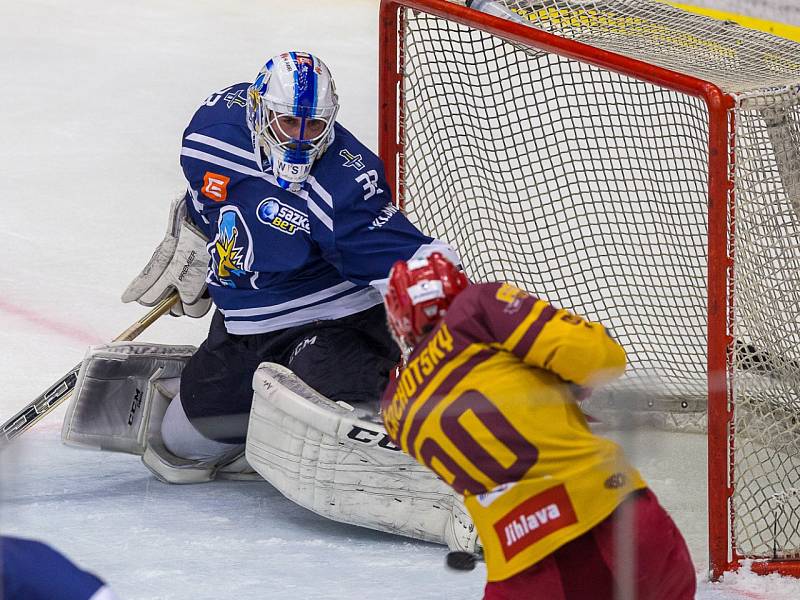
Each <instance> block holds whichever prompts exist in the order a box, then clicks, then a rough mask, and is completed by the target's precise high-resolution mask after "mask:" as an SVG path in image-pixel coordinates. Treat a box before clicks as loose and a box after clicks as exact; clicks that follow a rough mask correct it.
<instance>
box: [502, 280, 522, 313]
mask: <svg viewBox="0 0 800 600" xmlns="http://www.w3.org/2000/svg"><path fill="white" fill-rule="evenodd" d="M494 297H495V298H496V299H497V300H499V301H500V302H503V303H505V305H506V306H505V307H504V308H503V312H504V313H508V314H510V315H513V314H514V313H516V312H518V311H519V309H520V308H521V307H522V301H523V300H524V299H525V298H527V297H528V294H527V292H524V291H522V290H521V289H519V288H518V287H516V286H513V285H511V284H509V283H504V284H503V285H501V286H500V288H499V289H498V290H497V293H496V294H495V295H494Z"/></svg>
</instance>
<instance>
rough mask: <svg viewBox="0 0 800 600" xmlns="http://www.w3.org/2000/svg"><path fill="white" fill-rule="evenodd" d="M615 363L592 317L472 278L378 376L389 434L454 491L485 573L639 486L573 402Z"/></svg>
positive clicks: (615, 368) (535, 556)
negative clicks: (388, 374)
mask: <svg viewBox="0 0 800 600" xmlns="http://www.w3.org/2000/svg"><path fill="white" fill-rule="evenodd" d="M624 368H625V352H624V350H623V349H622V347H621V346H620V345H619V344H618V343H617V342H616V341H614V340H613V339H612V338H611V337H610V336H609V335H608V333H607V332H606V330H605V328H604V327H603V326H602V325H600V324H599V323H591V322H588V321H585V320H584V319H582V318H581V317H578V316H576V315H574V314H572V313H570V312H568V311H566V310H563V309H561V310H559V309H556V308H555V307H553V306H551V305H550V304H548V303H547V302H545V301H544V300H541V299H538V298H535V297H533V296H530V295H528V294H527V293H525V292H523V291H522V290H520V289H518V288H516V287H514V286H511V285H509V284H504V283H492V284H474V285H471V286H469V287H468V288H467V289H466V290H464V291H463V292H462V293H461V294H459V295H458V296H457V297H456V298H455V300H454V301H453V303H452V305H451V306H450V307H449V309H448V312H447V315H446V316H445V317H444V318H443V319H442V320H441V321H440V322H439V324H438V325H437V327H436V328H435V329H434V330H433V331H432V332H431V333H430V334H429V335H428V336H426V338H425V339H424V340H422V341H421V342H420V343H419V344H418V345H417V347H416V348H415V350H414V352H413V353H412V354H411V356H410V357H409V359H408V361H407V363H406V366H405V367H404V368H403V370H402V371H401V372H400V374H399V375H398V377H397V379H396V380H395V381H393V382H392V383H391V384H390V385H389V386H388V388H387V390H386V392H385V393H384V396H383V400H382V415H383V420H384V424H385V426H386V430H387V432H388V434H389V436H390V437H391V438H392V439H393V441H394V442H395V443H396V444H397V445H398V446H400V447H401V448H402V449H403V450H404V451H405V452H408V453H409V454H410V455H411V456H413V457H414V458H415V459H416V460H418V461H420V462H421V463H423V464H425V465H427V466H428V467H429V468H430V469H432V470H433V471H434V472H435V473H436V474H437V475H438V476H439V477H441V478H442V479H443V480H444V481H445V482H447V483H448V484H449V485H450V486H452V487H453V488H454V489H455V490H456V491H457V492H459V493H461V494H463V495H464V501H465V504H466V507H467V509H468V510H469V512H470V515H471V516H472V518H473V521H474V522H475V526H476V527H477V529H478V534H479V536H480V540H481V544H482V545H483V548H484V555H485V559H486V565H487V571H488V579H489V581H499V580H503V579H507V578H509V577H511V576H512V575H515V574H517V573H519V572H521V571H523V570H525V569H527V568H528V567H530V566H532V565H533V564H535V563H536V562H538V561H539V560H541V559H542V558H544V557H545V556H547V555H548V554H551V553H552V552H554V551H555V550H557V549H558V548H559V547H560V546H562V545H564V544H565V543H567V542H569V541H570V540H572V539H574V538H576V537H578V536H580V535H581V534H583V533H585V532H587V531H589V530H590V529H591V528H592V527H594V526H595V525H597V524H598V523H599V522H600V521H602V520H603V519H605V518H606V517H608V516H609V515H610V514H611V512H613V511H614V509H615V508H616V507H617V506H618V505H619V503H620V502H621V501H622V500H623V499H624V498H625V497H626V496H627V495H628V494H630V493H631V492H632V491H634V490H636V489H640V488H644V487H646V484H645V482H644V481H643V480H642V478H641V476H640V475H639V473H638V472H637V471H636V469H634V468H633V467H632V466H631V465H630V464H628V462H627V461H626V459H625V457H624V455H623V453H622V451H621V449H620V448H619V447H618V446H617V444H615V443H614V442H612V441H610V440H607V439H604V438H601V437H598V436H596V435H594V434H593V433H592V432H591V431H590V429H589V427H588V425H587V423H586V420H585V419H584V416H583V414H582V413H581V411H580V408H579V407H578V405H577V402H576V400H577V399H578V398H579V397H580V396H581V395H582V394H585V393H587V392H588V391H589V390H591V388H592V387H594V386H596V385H599V384H601V383H603V382H606V381H610V380H612V379H615V378H617V377H619V376H620V375H621V374H622V372H623V371H624Z"/></svg>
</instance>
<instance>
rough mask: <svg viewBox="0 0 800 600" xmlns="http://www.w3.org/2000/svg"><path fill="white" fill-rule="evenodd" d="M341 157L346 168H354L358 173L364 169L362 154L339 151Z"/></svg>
mask: <svg viewBox="0 0 800 600" xmlns="http://www.w3.org/2000/svg"><path fill="white" fill-rule="evenodd" d="M339 156H341V157H342V158H343V159H344V166H345V167H353V168H354V169H355V170H356V171H361V170H362V169H363V168H364V159H363V157H362V156H361V155H360V154H353V153H352V152H350V151H349V150H339Z"/></svg>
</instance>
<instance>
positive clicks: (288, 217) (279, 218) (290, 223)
mask: <svg viewBox="0 0 800 600" xmlns="http://www.w3.org/2000/svg"><path fill="white" fill-rule="evenodd" d="M256 216H257V217H258V220H259V221H261V222H262V223H264V225H269V226H270V227H274V228H275V229H277V230H278V231H280V232H281V233H285V234H287V235H294V234H295V233H297V232H298V231H305V232H306V233H311V229H310V227H309V225H308V215H306V214H305V213H303V212H300V211H299V210H297V209H296V208H292V207H291V206H289V205H288V204H284V203H283V202H281V201H280V200H278V199H277V198H265V199H264V200H262V201H261V202H260V203H259V205H258V208H257V209H256Z"/></svg>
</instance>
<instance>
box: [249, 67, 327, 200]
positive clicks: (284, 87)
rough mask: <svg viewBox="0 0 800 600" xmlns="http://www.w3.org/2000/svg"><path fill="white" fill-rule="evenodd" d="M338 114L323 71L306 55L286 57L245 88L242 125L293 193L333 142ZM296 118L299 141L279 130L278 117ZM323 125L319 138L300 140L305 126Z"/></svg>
mask: <svg viewBox="0 0 800 600" xmlns="http://www.w3.org/2000/svg"><path fill="white" fill-rule="evenodd" d="M338 111H339V102H338V96H337V95H336V86H335V84H334V82H333V78H332V77H331V75H330V72H329V71H328V68H327V67H326V66H325V65H324V63H322V62H321V61H320V60H319V59H318V58H316V57H313V56H312V55H310V54H304V53H300V52H290V53H284V54H281V55H279V56H277V57H275V58H273V59H270V60H269V61H268V62H267V64H265V65H264V67H263V68H262V69H261V71H260V72H259V74H258V76H257V77H256V80H255V82H254V83H253V84H252V85H251V86H250V89H249V90H248V96H247V121H248V125H249V126H250V129H251V132H252V135H253V140H254V144H255V145H256V146H257V147H259V148H262V149H263V151H264V154H265V155H266V156H267V157H268V158H269V161H270V163H271V165H272V170H273V173H274V175H275V177H276V179H277V180H278V183H279V184H280V185H281V187H284V188H287V189H292V190H297V189H299V188H300V187H301V185H302V183H303V182H304V181H305V180H306V179H307V178H308V175H309V174H310V172H311V167H312V166H313V164H314V161H316V160H317V159H318V158H319V157H320V156H321V155H322V154H323V153H324V152H325V150H327V148H328V146H329V145H330V144H331V142H332V141H333V137H334V131H333V125H334V123H335V121H336V114H337V113H338ZM282 116H292V117H296V118H299V119H301V123H300V132H299V137H293V136H291V135H289V133H288V132H287V131H286V130H285V129H284V128H283V127H282V126H281V124H280V121H279V119H280V117H282ZM310 120H320V121H324V123H325V126H324V128H323V130H322V132H321V133H319V134H317V135H315V136H313V137H311V138H308V139H304V138H305V130H306V128H307V126H308V121H310Z"/></svg>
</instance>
